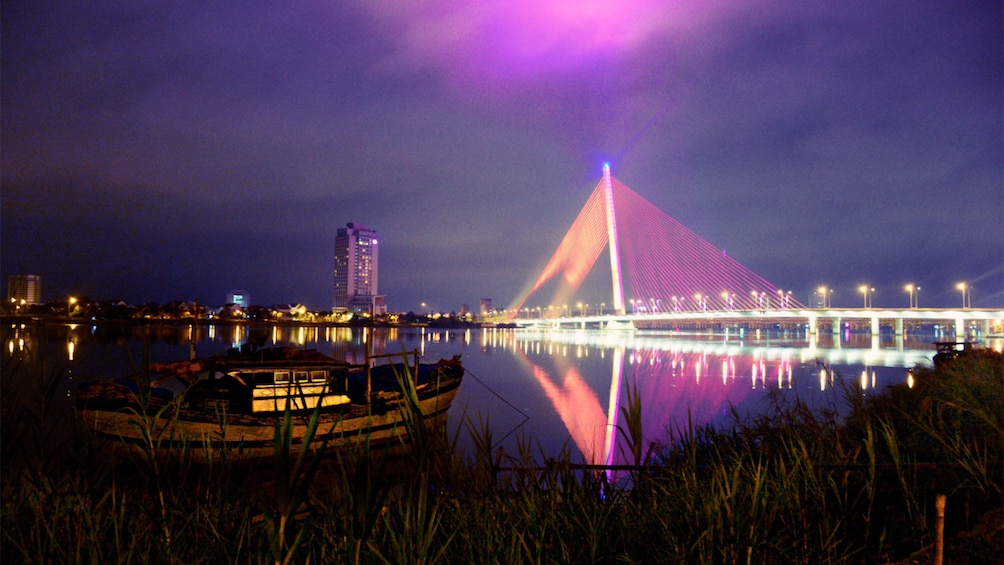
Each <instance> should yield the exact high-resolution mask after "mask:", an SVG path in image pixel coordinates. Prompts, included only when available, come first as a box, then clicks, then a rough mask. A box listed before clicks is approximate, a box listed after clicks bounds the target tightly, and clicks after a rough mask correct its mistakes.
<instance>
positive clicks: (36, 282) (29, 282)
mask: <svg viewBox="0 0 1004 565" xmlns="http://www.w3.org/2000/svg"><path fill="white" fill-rule="evenodd" d="M7 301H8V302H11V303H17V304H41V303H42V277H40V276H38V275H7Z"/></svg>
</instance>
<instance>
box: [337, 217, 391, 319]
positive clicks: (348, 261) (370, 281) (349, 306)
mask: <svg viewBox="0 0 1004 565" xmlns="http://www.w3.org/2000/svg"><path fill="white" fill-rule="evenodd" d="M378 272H379V247H378V242H377V237H376V230H372V229H370V228H368V227H366V226H364V225H361V224H353V223H348V224H346V227H344V228H338V235H337V236H336V237H335V301H334V307H333V310H334V311H335V312H345V311H350V312H366V313H369V314H386V313H387V304H386V302H385V301H384V297H383V296H380V295H379V294H378V293H377V274H378Z"/></svg>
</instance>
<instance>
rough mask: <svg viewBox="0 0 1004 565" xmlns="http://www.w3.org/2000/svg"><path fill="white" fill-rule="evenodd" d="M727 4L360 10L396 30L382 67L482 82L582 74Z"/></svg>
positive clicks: (397, 5) (379, 6)
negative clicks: (392, 50)
mask: <svg viewBox="0 0 1004 565" xmlns="http://www.w3.org/2000/svg"><path fill="white" fill-rule="evenodd" d="M729 4H731V3H728V2H696V1H684V2H664V1H660V0H637V1H634V2H618V1H615V0H586V1H567V0H566V1H559V2H547V1H544V2H541V1H537V0H515V1H511V2H488V3H486V2H479V1H473V0H472V1H465V0H459V1H454V2H415V3H401V2H393V1H388V2H372V3H367V4H366V6H367V8H368V9H369V11H370V12H371V14H372V15H373V16H374V17H376V18H377V19H378V20H380V21H381V22H382V23H384V24H385V25H388V26H390V27H393V28H396V29H399V30H400V34H399V40H398V48H399V50H398V51H397V52H396V53H394V54H392V55H390V56H389V57H388V58H387V59H386V60H385V61H384V64H385V65H387V66H388V67H390V68H395V69H396V68H400V67H411V68H428V67H431V68H433V69H435V70H438V71H440V72H444V73H445V74H446V75H447V76H449V77H450V78H451V79H453V80H455V81H459V82H469V81H473V82H478V83H482V82H493V81H496V80H499V79H515V80H525V79H532V78H533V77H535V76H537V75H539V74H541V73H550V72H564V71H575V70H580V69H583V68H588V67H589V66H590V65H592V64H594V63H597V62H600V61H603V60H608V59H614V58H618V57H621V56H624V55H626V54H628V53H629V52H631V51H633V50H635V49H639V48H640V47H642V46H643V45H645V44H646V43H647V42H649V41H650V40H652V39H655V38H659V39H666V38H672V37H673V36H679V35H683V34H689V33H691V32H693V31H694V30H696V29H697V28H699V26H700V25H702V24H703V23H705V22H707V21H708V20H709V19H711V18H713V17H714V16H716V15H717V14H720V13H722V12H725V11H727V10H726V8H727V6H728V5H729Z"/></svg>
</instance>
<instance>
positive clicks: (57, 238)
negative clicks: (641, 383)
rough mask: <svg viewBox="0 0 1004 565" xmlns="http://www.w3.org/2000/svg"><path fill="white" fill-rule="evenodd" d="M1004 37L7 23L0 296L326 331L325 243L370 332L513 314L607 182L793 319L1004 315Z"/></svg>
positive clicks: (844, 9)
mask: <svg viewBox="0 0 1004 565" xmlns="http://www.w3.org/2000/svg"><path fill="white" fill-rule="evenodd" d="M1002 11H1004V8H1002V4H1001V2H999V1H979V0H977V1H972V2H950V3H949V2H944V1H942V0H911V1H887V2H838V3H834V2H830V1H823V0H819V1H817V0H808V1H804V2H790V1H759V0H753V1H741V2H740V1H734V2H733V1H724V0H723V1H693V0H687V1H681V2H666V1H654V0H645V1H639V2H615V1H613V0H595V1H593V0H586V1H575V2H541V1H540V0H511V1H508V2H483V1H479V0H469V1H445V2H399V1H390V0H381V1H367V2H327V1H321V0H310V1H293V2H232V3H231V2H185V1H177V0H172V1H170V2H161V1H151V2H134V1H126V0H121V1H109V2H97V3H95V2H72V1H62V2H29V1H18V0H11V1H8V2H4V3H3V4H2V13H0V22H2V24H0V25H2V46H0V47H2V49H0V58H2V69H0V72H2V81H0V88H2V112H0V117H2V124H0V126H2V127H0V135H2V138H0V140H2V177H0V180H2V192H0V198H2V219H0V220H2V221H0V227H2V247H0V252H2V255H0V266H2V271H3V275H4V284H6V275H7V274H13V273H17V274H37V275H41V276H42V281H43V299H45V300H50V299H57V298H63V297H65V296H67V295H70V294H77V295H85V296H88V297H90V298H95V299H124V300H126V301H129V302H132V303H145V302H149V301H156V302H167V301H170V300H194V299H198V300H200V301H201V302H203V303H204V304H208V305H219V304H221V303H222V302H223V301H224V299H225V296H226V293H227V292H229V291H230V290H232V289H238V288H240V289H244V290H246V291H247V292H249V293H250V294H251V296H252V299H253V300H254V302H255V303H259V304H264V305H270V304H279V303H303V304H306V305H307V306H309V307H311V308H316V309H326V308H330V306H331V302H332V285H333V277H332V269H333V267H334V261H333V257H332V253H333V249H334V239H335V233H336V230H337V229H338V228H339V227H343V226H344V225H345V224H346V223H347V222H357V223H362V224H366V225H368V226H370V227H372V228H374V229H376V230H377V232H378V235H379V237H380V245H381V255H380V291H381V293H383V294H386V295H387V297H388V298H387V300H388V306H389V308H390V309H391V310H395V311H407V310H415V311H418V310H419V309H420V303H421V302H426V303H428V304H429V308H431V309H436V310H445V311H450V310H459V308H460V305H461V304H464V303H466V304H470V305H471V306H472V307H474V308H476V307H477V303H478V299H479V298H481V297H491V298H493V299H494V301H495V304H496V305H497V306H506V305H508V304H509V302H510V301H512V300H513V299H514V298H516V297H517V296H518V295H519V293H520V291H521V290H522V289H523V288H524V287H525V286H526V285H527V284H528V283H529V282H532V281H533V279H535V278H536V276H537V274H538V273H539V272H540V269H541V268H542V267H543V266H544V264H545V263H546V262H547V260H548V259H549V258H550V256H551V254H552V253H553V252H554V250H555V248H556V247H557V245H558V243H559V242H560V241H561V238H562V237H563V235H564V232H565V231H566V230H567V229H568V228H569V226H570V225H571V223H572V221H573V219H574V218H575V217H576V215H577V214H578V212H579V209H580V207H581V206H582V205H583V204H584V203H585V201H586V199H587V198H588V196H589V194H590V192H591V191H592V189H593V187H594V186H595V185H596V183H597V182H598V181H599V179H600V177H601V174H602V171H601V166H602V163H603V162H604V161H609V162H610V163H611V168H612V171H613V175H614V176H615V177H616V178H617V179H619V180H620V181H621V182H623V183H624V184H625V185H627V186H628V187H630V188H631V189H632V190H634V191H635V192H637V193H638V194H640V195H641V196H642V197H644V198H646V199H648V200H649V201H650V202H652V203H653V204H655V205H656V206H657V207H659V208H660V209H661V210H663V211H664V212H666V213H667V214H669V215H671V216H672V217H674V218H676V219H677V220H679V221H680V222H681V223H682V224H683V225H685V226H687V227H688V228H690V229H691V230H693V231H694V232H696V233H697V234H698V235H700V236H701V237H703V238H704V239H706V240H708V241H709V242H711V243H712V244H714V245H715V246H717V247H720V248H725V249H727V250H728V254H729V255H730V256H732V257H735V258H736V259H738V260H739V261H740V262H742V264H744V265H746V266H747V267H749V268H750V269H752V270H753V271H755V272H756V273H758V274H759V275H761V276H763V277H764V278H766V279H767V280H769V281H771V282H772V283H774V284H776V285H777V286H778V287H782V288H785V289H792V290H793V291H794V292H795V293H796V295H797V296H798V298H799V299H800V300H802V301H806V300H807V295H808V293H810V292H811V291H812V289H814V288H816V287H818V286H820V285H826V286H828V287H830V288H833V289H834V291H835V293H834V295H833V298H832V303H833V305H834V306H861V301H862V297H861V295H860V293H858V291H857V288H858V286H860V285H862V284H868V285H870V286H873V287H875V288H876V289H877V291H876V294H875V295H874V304H875V306H890V307H906V306H907V304H908V296H907V293H906V292H905V291H904V290H903V286H904V285H905V284H907V283H913V284H917V285H920V286H921V287H922V292H921V294H920V304H921V306H957V305H960V304H961V295H960V293H959V291H958V290H956V288H955V285H956V283H958V282H960V281H967V282H968V283H969V284H970V285H971V286H972V287H973V294H972V305H973V306H992V307H1001V306H1002V305H1004V126H1002V124H1004V117H1002V115H1004V56H1002V53H1004V47H1002V46H1004V37H1002V25H1004V24H1002V21H1004V13H1002ZM604 264H606V263H605V261H599V262H598V266H603V265H604ZM605 276H609V275H608V274H607V275H605ZM604 291H605V292H607V293H609V282H608V281H607V282H605V283H604V284H601V285H597V287H596V289H592V288H589V289H586V290H584V291H583V296H582V299H583V300H586V301H590V300H593V301H599V300H602V299H604V298H606V296H604V295H602V294H601V293H602V292H604ZM546 299H547V296H542V297H541V300H542V301H544V300H546ZM530 302H533V301H532V299H531V301H530ZM528 305H530V306H533V305H535V304H531V303H528ZM536 305H542V304H536Z"/></svg>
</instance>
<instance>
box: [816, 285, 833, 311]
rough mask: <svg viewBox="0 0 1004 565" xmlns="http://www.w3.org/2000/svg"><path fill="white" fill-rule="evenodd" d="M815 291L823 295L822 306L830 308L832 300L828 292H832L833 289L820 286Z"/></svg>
mask: <svg viewBox="0 0 1004 565" xmlns="http://www.w3.org/2000/svg"><path fill="white" fill-rule="evenodd" d="M817 292H818V293H819V294H821V295H822V296H823V300H822V302H823V308H830V307H831V306H832V305H833V301H832V300H831V299H830V294H831V293H832V292H833V289H828V288H826V287H825V286H821V287H819V289H818V290H817Z"/></svg>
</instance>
